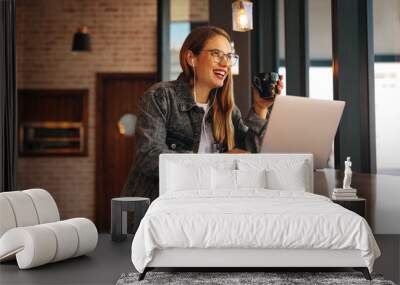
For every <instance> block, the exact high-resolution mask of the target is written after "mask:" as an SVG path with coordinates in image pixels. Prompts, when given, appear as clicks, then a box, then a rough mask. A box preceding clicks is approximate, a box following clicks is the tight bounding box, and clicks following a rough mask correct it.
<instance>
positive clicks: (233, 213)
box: [132, 188, 380, 272]
mask: <svg viewBox="0 0 400 285" xmlns="http://www.w3.org/2000/svg"><path fill="white" fill-rule="evenodd" d="M169 248H180V249H185V248H191V249H195V248H198V249H208V248H210V249H211V248H214V249H218V248H232V249H234V248H246V249H332V250H340V249H345V250H359V251H360V252H361V257H362V258H363V260H364V261H365V265H366V267H368V269H369V270H370V271H372V267H373V263H374V260H375V259H376V258H377V257H378V256H379V255H380V251H379V248H378V246H377V244H376V241H375V239H374V237H373V234H372V231H371V229H370V227H369V225H368V223H367V222H366V221H365V219H364V218H362V217H361V216H359V215H357V214H355V213H353V212H351V211H349V210H347V209H345V208H343V207H341V206H340V205H337V204H335V203H333V202H332V201H331V200H330V199H328V198H326V197H324V196H320V195H316V194H312V193H307V192H300V191H279V190H267V189H258V188H255V189H241V190H240V191H229V189H226V191H218V192H212V193H211V192H207V191H199V190H195V189H193V190H187V191H180V192H169V193H166V194H164V195H162V196H160V197H159V198H157V199H156V200H155V201H154V202H153V203H152V204H151V206H150V208H149V209H148V211H147V213H146V215H145V217H144V218H143V219H142V221H141V223H140V226H139V228H138V231H137V232H136V235H135V237H134V239H133V242H132V262H133V265H134V266H135V268H136V269H137V270H138V271H139V272H143V270H144V268H145V267H146V265H147V264H148V263H149V262H150V261H151V260H152V259H153V256H154V252H155V250H160V249H161V250H162V249H169Z"/></svg>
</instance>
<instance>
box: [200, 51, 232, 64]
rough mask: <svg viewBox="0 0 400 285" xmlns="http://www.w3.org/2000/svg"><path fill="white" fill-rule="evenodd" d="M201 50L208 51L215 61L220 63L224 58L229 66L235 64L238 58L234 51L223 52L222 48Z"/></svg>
mask: <svg viewBox="0 0 400 285" xmlns="http://www.w3.org/2000/svg"><path fill="white" fill-rule="evenodd" d="M202 51H207V52H209V53H210V54H211V56H212V58H213V60H214V62H215V63H221V62H222V60H223V59H225V60H226V63H227V65H228V66H229V67H231V66H233V65H235V64H236V62H237V61H238V59H239V55H237V54H236V53H224V52H223V51H222V50H219V49H206V50H202Z"/></svg>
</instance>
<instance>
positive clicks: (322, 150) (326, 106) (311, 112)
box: [261, 95, 345, 169]
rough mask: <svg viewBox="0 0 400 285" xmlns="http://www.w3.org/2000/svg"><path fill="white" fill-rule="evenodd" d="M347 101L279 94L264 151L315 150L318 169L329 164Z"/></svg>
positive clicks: (270, 119) (262, 150)
mask: <svg viewBox="0 0 400 285" xmlns="http://www.w3.org/2000/svg"><path fill="white" fill-rule="evenodd" d="M344 105H345V102H343V101H331V100H320V99H310V98H304V97H298V96H282V95H281V96H277V97H276V98H275V103H274V106H273V108H272V112H271V116H270V118H269V122H268V126H267V130H266V133H265V136H264V140H263V143H262V146H261V152H264V153H312V154H313V155H314V168H315V169H319V168H324V167H326V166H327V164H328V159H329V155H330V153H331V151H332V143H333V140H334V137H335V134H336V130H337V128H338V125H339V121H340V118H341V117H342V113H343V109H344Z"/></svg>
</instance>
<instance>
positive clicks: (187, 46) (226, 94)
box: [179, 26, 235, 150]
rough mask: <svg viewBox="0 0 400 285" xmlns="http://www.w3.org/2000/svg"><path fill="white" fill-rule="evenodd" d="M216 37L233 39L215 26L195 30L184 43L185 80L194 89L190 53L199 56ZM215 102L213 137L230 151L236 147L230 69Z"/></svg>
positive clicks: (180, 57) (183, 67)
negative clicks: (187, 59) (189, 59)
mask: <svg viewBox="0 0 400 285" xmlns="http://www.w3.org/2000/svg"><path fill="white" fill-rule="evenodd" d="M215 36H223V37H225V38H226V39H227V40H228V41H229V42H231V38H230V36H229V35H228V33H227V32H225V31H224V30H223V29H221V28H218V27H214V26H202V27H198V28H196V29H194V30H193V31H192V32H191V33H190V34H189V35H188V36H187V37H186V39H185V41H184V42H183V45H182V48H181V51H180V53H179V60H180V64H181V67H182V70H183V74H184V77H185V80H186V81H187V82H188V83H189V85H190V86H191V87H193V79H194V70H193V67H192V66H190V65H189V63H188V62H187V61H186V55H187V53H188V51H191V52H193V54H194V55H199V54H200V52H201V50H202V49H203V48H204V46H205V45H206V43H207V41H208V40H209V39H211V38H213V37H215ZM214 90H215V98H214V102H213V109H212V110H213V113H212V117H213V135H214V138H215V139H216V140H217V142H218V143H220V144H224V143H226V145H227V147H228V150H231V149H233V148H234V147H235V131H234V127H233V124H232V112H233V108H234V105H235V101H234V98H233V78H232V73H231V69H230V68H229V69H228V75H227V77H226V78H225V80H224V84H223V86H222V87H220V88H216V89H214Z"/></svg>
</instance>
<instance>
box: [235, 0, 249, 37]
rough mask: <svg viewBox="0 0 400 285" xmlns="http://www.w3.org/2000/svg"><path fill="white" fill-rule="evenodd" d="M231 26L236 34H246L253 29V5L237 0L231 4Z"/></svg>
mask: <svg viewBox="0 0 400 285" xmlns="http://www.w3.org/2000/svg"><path fill="white" fill-rule="evenodd" d="M232 26H233V30H234V31H236V32H247V31H250V30H252V29H253V3H252V2H250V1H243V0H240V1H239V0H237V1H234V2H233V3H232Z"/></svg>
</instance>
